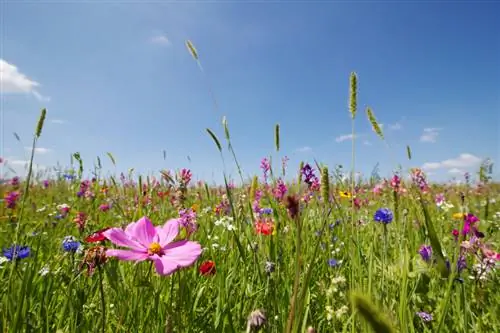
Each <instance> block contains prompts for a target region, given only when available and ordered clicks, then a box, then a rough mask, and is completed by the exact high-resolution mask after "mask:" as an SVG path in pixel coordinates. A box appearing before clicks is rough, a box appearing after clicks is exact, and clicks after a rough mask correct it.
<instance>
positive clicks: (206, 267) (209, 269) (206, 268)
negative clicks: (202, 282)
mask: <svg viewBox="0 0 500 333" xmlns="http://www.w3.org/2000/svg"><path fill="white" fill-rule="evenodd" d="M199 271H200V274H201V275H203V276H208V275H214V274H215V262H213V261H212V260H207V261H205V262H203V263H202V264H201V265H200V268H199Z"/></svg>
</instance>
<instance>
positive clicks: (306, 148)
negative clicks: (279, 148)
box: [296, 146, 312, 153]
mask: <svg viewBox="0 0 500 333" xmlns="http://www.w3.org/2000/svg"><path fill="white" fill-rule="evenodd" d="M311 151H312V148H311V147H309V146H305V147H300V148H297V150H296V152H298V153H310V152H311Z"/></svg>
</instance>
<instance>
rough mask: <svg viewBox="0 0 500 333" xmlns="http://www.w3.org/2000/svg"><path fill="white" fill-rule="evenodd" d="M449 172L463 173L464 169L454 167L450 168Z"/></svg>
mask: <svg viewBox="0 0 500 333" xmlns="http://www.w3.org/2000/svg"><path fill="white" fill-rule="evenodd" d="M448 172H449V173H459V174H463V173H464V171H462V170H460V169H458V168H453V169H450V170H448Z"/></svg>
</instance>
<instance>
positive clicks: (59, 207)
mask: <svg viewBox="0 0 500 333" xmlns="http://www.w3.org/2000/svg"><path fill="white" fill-rule="evenodd" d="M56 208H57V209H59V210H61V209H63V208H70V207H69V205H68V204H65V203H63V204H60V205H57V206H56Z"/></svg>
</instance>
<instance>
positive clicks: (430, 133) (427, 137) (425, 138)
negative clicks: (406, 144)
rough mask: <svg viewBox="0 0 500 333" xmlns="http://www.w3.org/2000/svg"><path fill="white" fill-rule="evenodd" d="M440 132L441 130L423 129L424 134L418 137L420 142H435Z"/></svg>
mask: <svg viewBox="0 0 500 333" xmlns="http://www.w3.org/2000/svg"><path fill="white" fill-rule="evenodd" d="M441 130H442V128H430V127H429V128H424V133H422V135H421V136H420V142H429V143H434V142H436V141H437V138H438V136H439V132H440V131H441Z"/></svg>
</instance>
